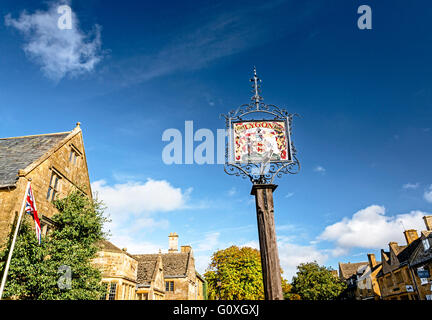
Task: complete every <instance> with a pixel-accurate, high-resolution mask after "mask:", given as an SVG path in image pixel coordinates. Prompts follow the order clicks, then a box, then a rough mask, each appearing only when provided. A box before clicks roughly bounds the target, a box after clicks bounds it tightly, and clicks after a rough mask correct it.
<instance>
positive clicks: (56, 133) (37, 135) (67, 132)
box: [0, 130, 73, 140]
mask: <svg viewBox="0 0 432 320" xmlns="http://www.w3.org/2000/svg"><path fill="white" fill-rule="evenodd" d="M72 132H73V130H72V131H65V132H54V133H42V134H31V135H28V136H20V137H8V138H0V140H10V139H22V138H31V137H41V136H55V135H61V134H70V133H72Z"/></svg>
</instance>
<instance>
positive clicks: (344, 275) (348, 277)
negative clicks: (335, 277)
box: [339, 262, 368, 300]
mask: <svg viewBox="0 0 432 320" xmlns="http://www.w3.org/2000/svg"><path fill="white" fill-rule="evenodd" d="M367 265H368V263H367V262H356V263H350V262H348V263H342V262H339V278H340V279H341V280H342V281H344V282H345V283H346V284H347V288H346V289H345V290H344V292H343V293H342V294H341V299H348V300H353V299H356V295H357V278H358V277H360V276H361V275H362V274H363V273H364V270H365V269H366V267H367Z"/></svg>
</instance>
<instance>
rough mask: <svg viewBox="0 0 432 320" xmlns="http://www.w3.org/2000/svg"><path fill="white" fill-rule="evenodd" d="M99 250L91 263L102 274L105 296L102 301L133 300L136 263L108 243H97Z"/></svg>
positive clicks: (122, 251) (125, 253)
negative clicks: (105, 289)
mask: <svg viewBox="0 0 432 320" xmlns="http://www.w3.org/2000/svg"><path fill="white" fill-rule="evenodd" d="M99 247H100V248H101V250H100V251H99V252H98V253H97V257H96V258H95V259H94V260H93V263H94V265H95V266H96V267H98V268H99V269H100V270H101V272H102V283H104V284H105V285H106V288H107V294H106V296H105V297H101V298H102V299H108V300H135V299H136V297H137V296H136V285H137V282H136V278H137V270H138V262H137V261H136V260H135V259H134V258H133V257H132V256H131V255H130V254H128V253H127V251H126V250H120V249H119V248H117V247H115V246H114V245H113V244H111V243H110V242H108V241H101V242H100V243H99Z"/></svg>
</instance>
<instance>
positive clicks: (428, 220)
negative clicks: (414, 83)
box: [423, 216, 432, 231]
mask: <svg viewBox="0 0 432 320" xmlns="http://www.w3.org/2000/svg"><path fill="white" fill-rule="evenodd" d="M423 220H424V223H425V225H426V230H427V231H432V216H424V217H423Z"/></svg>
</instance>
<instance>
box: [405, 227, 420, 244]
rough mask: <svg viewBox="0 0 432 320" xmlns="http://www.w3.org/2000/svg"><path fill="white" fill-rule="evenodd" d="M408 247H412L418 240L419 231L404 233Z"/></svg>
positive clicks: (410, 230)
mask: <svg viewBox="0 0 432 320" xmlns="http://www.w3.org/2000/svg"><path fill="white" fill-rule="evenodd" d="M404 235H405V239H406V242H407V245H410V244H411V243H412V242H413V241H414V240H416V239H418V234H417V230H414V229H409V230H405V231H404Z"/></svg>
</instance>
